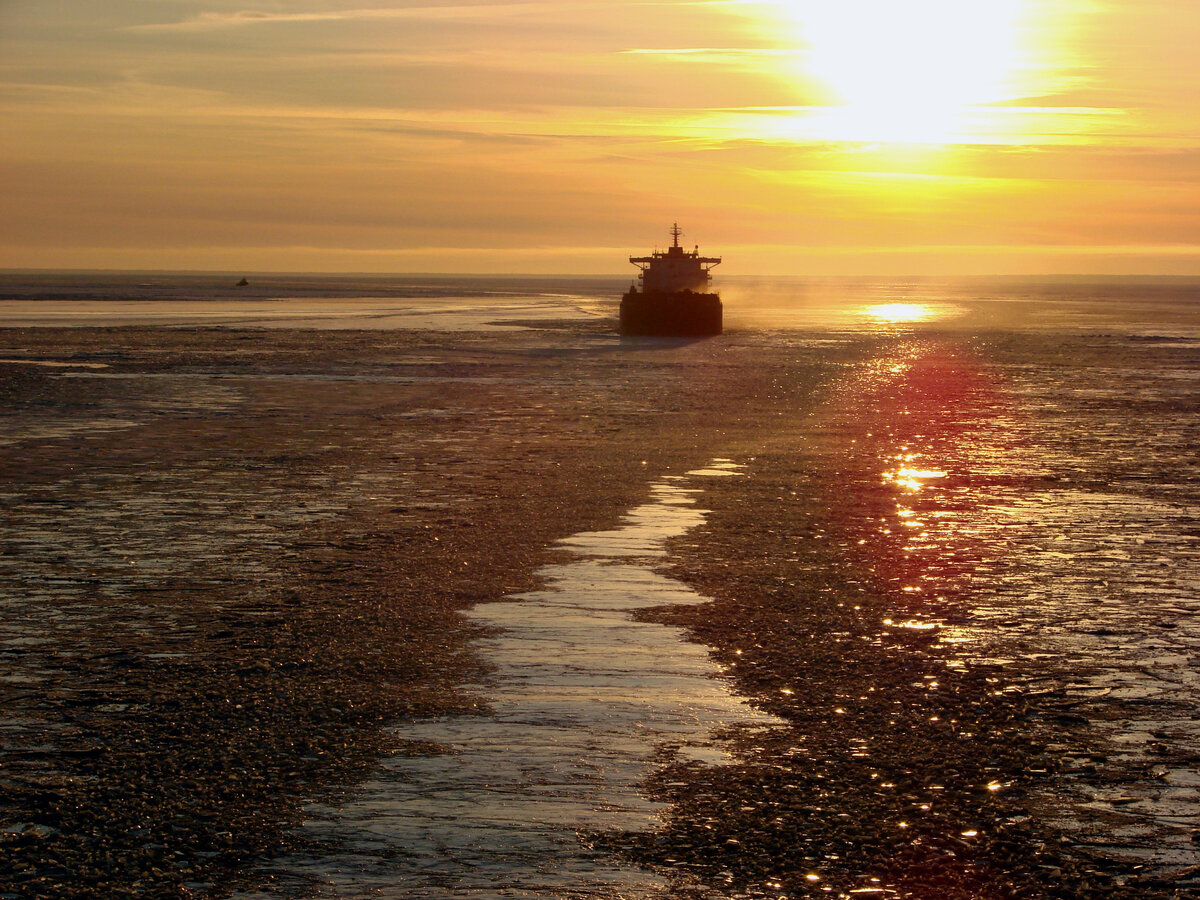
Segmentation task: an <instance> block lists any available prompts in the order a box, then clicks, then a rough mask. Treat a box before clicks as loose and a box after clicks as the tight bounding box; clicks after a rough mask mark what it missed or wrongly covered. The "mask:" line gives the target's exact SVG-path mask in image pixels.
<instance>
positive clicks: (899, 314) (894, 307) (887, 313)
mask: <svg viewBox="0 0 1200 900" xmlns="http://www.w3.org/2000/svg"><path fill="white" fill-rule="evenodd" d="M862 314H863V315H864V316H865V317H866V318H868V319H872V320H874V321H876V322H888V323H892V322H927V321H929V320H930V319H933V318H937V317H938V314H939V309H938V308H937V307H934V306H931V305H929V304H926V303H874V304H872V305H870V306H868V307H865V308H864V309H863V311H862Z"/></svg>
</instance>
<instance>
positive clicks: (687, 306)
mask: <svg viewBox="0 0 1200 900" xmlns="http://www.w3.org/2000/svg"><path fill="white" fill-rule="evenodd" d="M721 318H722V309H721V297H720V295H718V294H702V293H697V292H696V291H635V290H631V291H628V292H627V293H626V294H625V296H624V297H622V298H621V334H623V335H629V336H644V337H711V336H712V335H716V334H720V333H721V327H722V322H721Z"/></svg>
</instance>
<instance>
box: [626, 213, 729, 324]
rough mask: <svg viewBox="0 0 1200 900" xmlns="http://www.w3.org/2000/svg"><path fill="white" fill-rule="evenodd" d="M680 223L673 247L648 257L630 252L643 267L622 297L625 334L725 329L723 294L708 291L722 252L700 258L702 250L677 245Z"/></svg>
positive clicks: (674, 228)
mask: <svg viewBox="0 0 1200 900" xmlns="http://www.w3.org/2000/svg"><path fill="white" fill-rule="evenodd" d="M682 234H683V232H682V231H680V230H679V223H678V222H676V223H675V224H674V225H673V226H672V228H671V238H672V242H671V246H670V247H669V248H668V249H666V250H655V251H654V252H653V253H652V254H651V255H650V256H631V257H629V261H630V262H631V263H633V264H634V265H635V266H637V267H638V268H639V269H641V272H640V273H639V274H638V281H639V282H640V283H641V285H640V287H639V286H638V285H637V284H633V285H630V287H629V290H628V291H626V292H625V296H624V297H622V298H621V334H623V335H643V336H649V337H708V336H710V335H714V334H720V333H721V312H722V310H721V296H720V294H717V293H716V292H714V291H710V290H709V287H710V285H711V284H712V275H711V274H709V273H710V271H711V270H712V267H713V266H715V265H718V264H720V262H721V258H720V257H719V256H717V257H713V256H701V255H700V248H699V247H698V246H697V247H696V249H694V250H684V249H683V248H682V247H681V246H679V237H680V235H682Z"/></svg>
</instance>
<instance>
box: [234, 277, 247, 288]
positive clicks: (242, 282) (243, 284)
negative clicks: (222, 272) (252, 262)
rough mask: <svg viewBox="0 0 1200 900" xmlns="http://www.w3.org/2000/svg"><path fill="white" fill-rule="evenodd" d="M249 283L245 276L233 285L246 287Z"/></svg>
mask: <svg viewBox="0 0 1200 900" xmlns="http://www.w3.org/2000/svg"><path fill="white" fill-rule="evenodd" d="M249 284H250V282H249V281H247V280H246V279H245V278H243V279H242V280H241V281H239V282H238V283H237V284H235V285H234V287H246V286H247V285H249Z"/></svg>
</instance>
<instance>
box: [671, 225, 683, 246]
mask: <svg viewBox="0 0 1200 900" xmlns="http://www.w3.org/2000/svg"><path fill="white" fill-rule="evenodd" d="M681 234H683V232H682V231H680V230H679V223H678V222H676V223H674V224H673V225H672V226H671V237H672V238H674V241H673V242H672V244H671V246H672V247H678V246H679V236H680V235H681Z"/></svg>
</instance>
